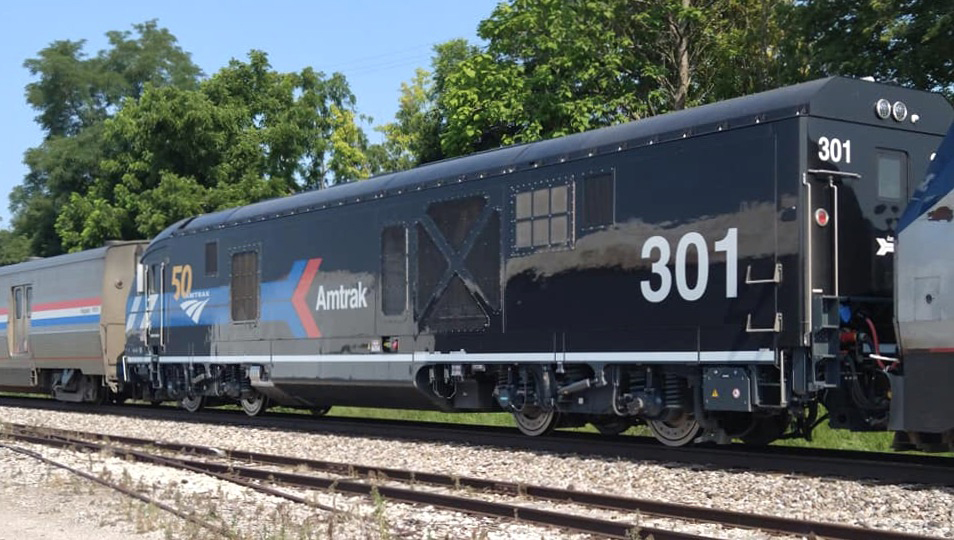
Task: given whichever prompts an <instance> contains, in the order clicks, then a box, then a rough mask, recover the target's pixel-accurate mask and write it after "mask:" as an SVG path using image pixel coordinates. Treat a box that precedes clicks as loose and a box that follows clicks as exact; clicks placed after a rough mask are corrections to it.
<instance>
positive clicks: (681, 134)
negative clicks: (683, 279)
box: [154, 77, 954, 241]
mask: <svg viewBox="0 0 954 540" xmlns="http://www.w3.org/2000/svg"><path fill="white" fill-rule="evenodd" d="M886 97H887V98H890V99H889V100H888V101H889V103H890V102H895V103H898V101H897V100H901V102H902V104H904V102H906V109H910V111H911V114H910V116H908V115H907V112H906V113H905V114H906V117H905V121H904V122H902V121H897V120H896V119H892V118H891V117H890V116H889V117H888V118H884V117H882V116H881V115H880V112H879V109H878V105H882V104H883V103H882V102H883V101H885V99H884V98H886ZM939 111H940V112H942V113H941V114H938V112H939ZM798 116H811V117H820V118H830V119H837V120H844V121H850V122H855V123H864V124H871V125H876V126H881V127H891V128H894V129H910V130H914V129H917V130H918V131H921V132H924V131H927V132H932V133H937V134H943V133H944V132H945V131H946V130H947V127H948V125H949V124H950V123H951V121H952V118H954V110H952V109H951V105H950V104H949V103H947V101H946V100H945V99H944V97H943V96H941V95H938V94H927V93H924V92H921V91H916V90H911V89H907V88H902V87H897V86H893V85H886V84H879V83H873V82H869V81H863V80H859V79H849V78H845V77H829V78H825V79H818V80H815V81H809V82H805V83H801V84H796V85H793V86H787V87H784V88H779V89H775V90H769V91H766V92H761V93H758V94H753V95H750V96H744V97H739V98H734V99H729V100H726V101H721V102H717V103H712V104H709V105H703V106H699V107H694V108H691V109H685V110H681V111H675V112H671V113H668V114H663V115H659V116H653V117H650V118H645V119H641V120H637V121H633V122H628V123H625V124H619V125H615V126H610V127H605V128H601V129H595V130H592V131H586V132H583V133H576V134H573V135H568V136H565V137H560V138H556V139H550V140H545V141H538V142H532V143H525V144H519V145H513V146H507V147H503V148H499V149H494V150H487V151H484V152H479V153H476V154H471V155H469V156H463V157H457V158H450V159H446V160H442V161H438V162H434V163H428V164H425V165H422V166H420V167H417V168H414V169H410V170H406V171H399V172H394V173H386V174H381V175H378V176H376V177H374V178H371V179H369V180H365V181H360V182H353V183H349V184H343V185H340V186H335V187H332V188H326V189H320V190H314V191H309V192H305V193H300V194H297V195H292V196H288V197H282V198H277V199H270V200H266V201H262V202H258V203H254V204H251V205H247V206H241V207H237V208H232V209H228V210H223V211H219V212H215V213H211V214H205V215H201V216H198V217H191V218H187V219H184V220H181V221H179V222H178V223H176V224H174V225H172V226H170V227H168V228H166V229H165V230H164V231H162V232H161V233H159V235H157V236H156V237H155V239H154V241H159V240H162V239H164V238H167V237H170V236H179V235H184V234H190V233H195V232H198V231H202V230H209V229H215V228H222V227H227V226H232V225H239V224H242V223H248V222H251V221H260V220H266V219H274V218H279V217H282V216H287V215H292V214H298V213H302V212H309V211H314V210H320V209H323V208H328V207H331V206H340V205H344V204H352V203H357V202H362V201H366V200H373V199H378V198H382V197H387V196H391V195H398V194H401V193H404V192H406V191H409V190H420V189H426V188H430V187H437V186H440V185H443V184H446V183H457V182H463V181H470V180H479V179H482V178H488V177H494V176H498V175H503V174H508V173H512V172H515V171H518V170H526V169H532V168H535V167H540V166H545V165H549V164H552V163H558V162H563V161H570V160H574V159H580V158H585V157H588V156H592V155H597V154H607V153H611V152H616V151H621V150H624V149H628V148H635V147H640V146H645V145H650V144H659V143H663V142H666V141H672V140H679V139H685V138H688V137H695V136H700V135H707V134H712V133H717V132H720V131H726V130H731V129H738V128H742V127H746V126H750V125H753V124H758V123H765V122H773V121H778V120H782V119H786V118H792V117H798Z"/></svg>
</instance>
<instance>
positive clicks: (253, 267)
mask: <svg viewBox="0 0 954 540" xmlns="http://www.w3.org/2000/svg"><path fill="white" fill-rule="evenodd" d="M258 288H259V278H258V252H256V251H243V252H241V253H235V254H233V255H232V286H231V295H232V297H231V301H232V320H233V321H235V322H242V321H254V320H256V319H258Z"/></svg>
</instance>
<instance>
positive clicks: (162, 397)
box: [128, 362, 267, 415]
mask: <svg viewBox="0 0 954 540" xmlns="http://www.w3.org/2000/svg"><path fill="white" fill-rule="evenodd" d="M129 370H130V371H129V373H128V375H129V376H130V379H129V382H131V383H132V384H130V385H129V388H131V391H132V392H133V394H134V395H132V396H130V397H132V398H134V399H141V400H144V401H151V402H154V403H158V402H161V401H178V402H179V403H180V405H181V406H182V408H184V409H186V410H188V411H190V412H195V411H197V410H199V409H201V408H202V407H203V406H205V405H208V404H211V403H213V402H239V403H241V405H242V407H243V409H245V410H246V412H247V413H249V414H251V415H256V414H260V413H261V412H264V410H265V408H266V406H267V399H266V398H265V396H263V395H261V394H259V393H258V392H257V391H256V390H255V389H254V388H252V386H251V383H250V380H249V376H248V368H246V367H244V366H241V365H237V364H158V363H155V362H153V363H151V364H137V365H135V366H130V368H129Z"/></svg>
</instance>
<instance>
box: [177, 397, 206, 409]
mask: <svg viewBox="0 0 954 540" xmlns="http://www.w3.org/2000/svg"><path fill="white" fill-rule="evenodd" d="M203 405H205V396H186V397H184V398H182V399H180V400H179V406H180V407H182V408H183V409H185V410H187V411H189V412H190V413H194V412H198V411H199V410H200V409H201V408H202V406H203Z"/></svg>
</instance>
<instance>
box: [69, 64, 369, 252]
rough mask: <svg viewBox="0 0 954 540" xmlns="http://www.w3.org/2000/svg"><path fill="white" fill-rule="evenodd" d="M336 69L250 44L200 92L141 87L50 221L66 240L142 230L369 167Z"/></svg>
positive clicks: (81, 242) (97, 240)
mask: <svg viewBox="0 0 954 540" xmlns="http://www.w3.org/2000/svg"><path fill="white" fill-rule="evenodd" d="M353 106H354V96H353V95H352V94H351V92H350V90H349V89H348V85H347V83H346V82H345V80H344V78H343V77H342V76H341V75H338V74H336V75H333V76H331V77H329V78H325V77H324V76H323V75H322V74H320V73H317V72H315V71H314V70H312V69H311V68H305V69H304V70H302V71H301V72H299V73H279V72H276V71H274V70H272V69H271V66H270V64H269V63H268V58H267V55H266V54H265V53H263V52H261V51H252V52H251V53H250V54H249V60H248V62H241V61H238V60H233V61H232V62H231V63H230V64H229V66H228V67H226V68H223V69H222V70H220V71H219V72H218V73H216V74H215V75H214V76H212V77H211V78H210V79H208V80H206V81H203V82H202V83H201V84H200V85H199V87H198V89H196V90H190V89H182V88H178V87H175V86H160V87H153V86H147V87H146V90H145V91H144V92H143V94H142V97H141V98H140V99H139V100H129V101H127V102H126V104H125V105H124V107H123V108H122V109H121V110H120V111H119V112H118V113H117V114H116V116H115V117H113V118H110V119H108V120H106V121H105V122H104V123H103V134H102V138H103V141H104V145H105V151H104V152H103V154H102V156H101V159H100V162H99V167H100V170H99V174H98V175H97V177H96V178H95V179H94V181H93V182H92V184H91V186H90V188H89V189H88V190H87V191H86V192H77V193H74V194H72V195H71V197H70V200H69V202H68V203H67V204H66V205H65V206H64V208H63V209H62V211H61V212H60V215H59V217H58V219H57V221H56V231H57V232H58V233H59V235H60V237H61V238H62V240H63V245H64V247H66V248H67V249H70V250H76V249H83V248H88V247H92V246H96V245H99V244H101V243H102V242H103V241H104V240H106V239H109V238H145V237H150V236H153V235H155V234H157V233H158V232H159V231H161V230H162V229H163V228H165V227H166V226H168V225H169V224H171V223H173V222H175V221H177V220H179V219H182V218H185V217H188V216H193V215H196V214H201V213H204V212H209V211H214V210H218V209H222V208H228V207H233V206H238V205H243V204H248V203H252V202H255V201H259V200H262V199H266V198H271V197H277V196H281V195H287V194H290V193H295V192H297V191H300V190H303V189H313V188H320V187H324V186H327V185H331V184H333V183H336V182H341V181H350V180H355V179H359V178H364V177H367V176H368V173H369V164H368V160H367V158H366V157H365V156H364V153H363V150H362V149H363V147H364V146H365V144H366V143H365V140H364V137H363V133H361V131H360V129H359V128H358V127H357V126H356V125H355V123H354V113H353Z"/></svg>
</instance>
